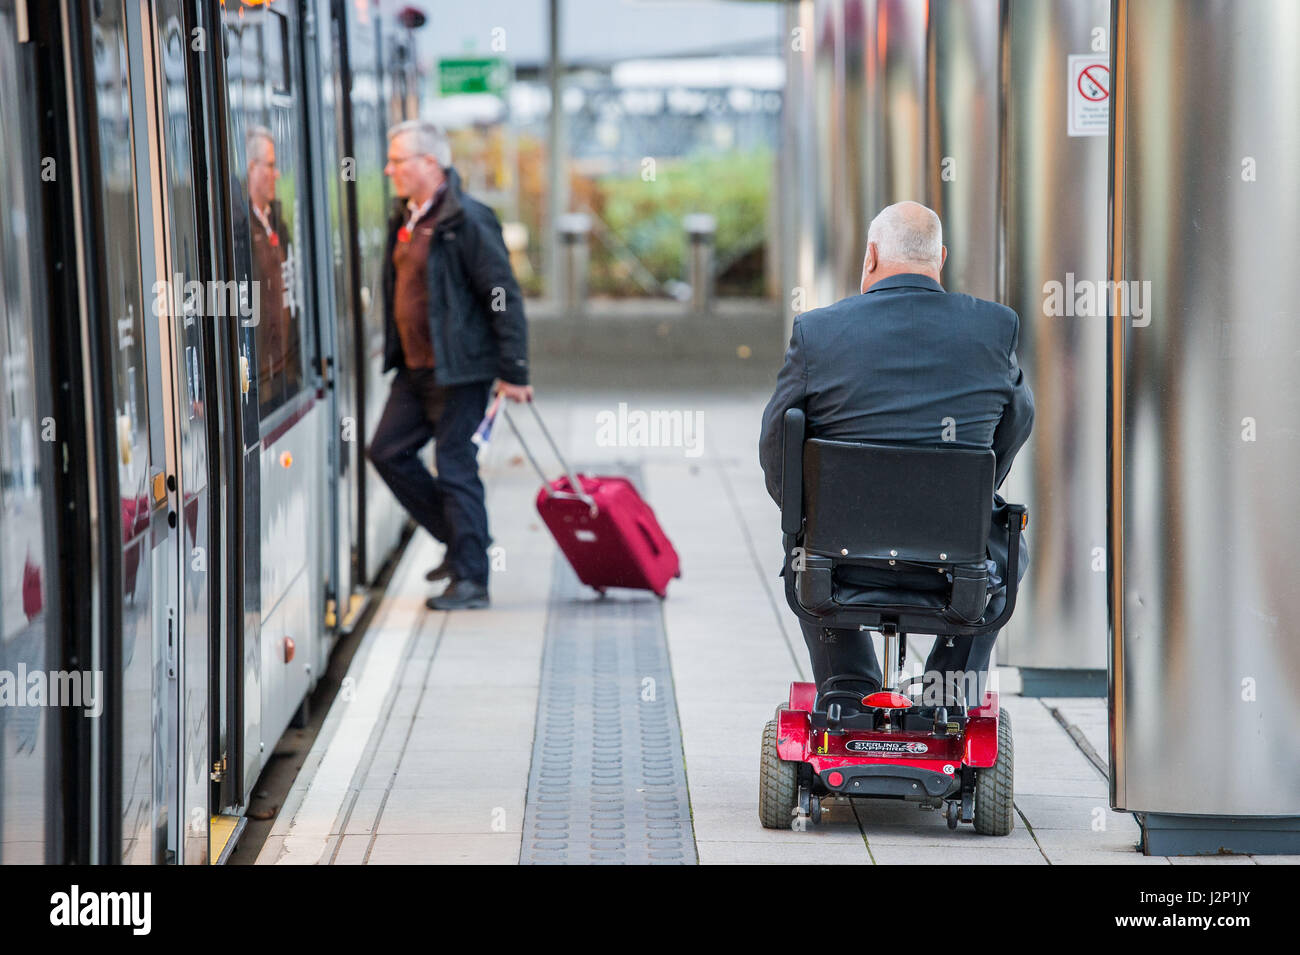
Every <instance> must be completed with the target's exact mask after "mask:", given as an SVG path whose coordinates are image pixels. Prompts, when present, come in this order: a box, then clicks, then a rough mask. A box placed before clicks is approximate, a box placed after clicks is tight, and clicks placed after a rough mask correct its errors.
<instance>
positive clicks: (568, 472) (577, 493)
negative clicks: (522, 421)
mask: <svg viewBox="0 0 1300 955" xmlns="http://www.w3.org/2000/svg"><path fill="white" fill-rule="evenodd" d="M524 404H526V405H528V407H529V408H530V409H532V412H533V417H534V418H536V419H537V424H538V427H540V428H541V429H542V434H544V435H545V436H546V441H547V443H548V444H550V446H551V450H552V451H554V452H555V457H556V460H558V461H559V462H560V467H562V468H564V473H565V476H566V477H568V479H569V487H570V489H571V490H572V491H573V493H572V494H565V493H564V492H562V491H556V490H554V489H553V488H552V487H551V482H550V479H549V478H547V476H546V472H545V471H543V470H542V466H541V465H540V464H538V463H537V458H535V457H534V456H533V451H532V448H530V447H528V442H527V441H525V440H524V436H523V435H522V434H521V433H520V432H519V428H518V427H517V426H516V425H515V421H514V419H513V418H512V417H510V409H509V408H508V407H507V406H506V405H504V404H503V405H502V406H501V413H502V414H504V415H505V417H506V424H508V425H510V430H511V431H513V432H514V433H515V437H516V438H518V439H519V446H520V447H521V448H523V449H524V454H525V455H526V456H527V458H528V460H529V461H530V462H531V463H532V465H533V470H534V471H536V472H537V475H538V476H539V477H540V478H541V479H542V487H544V488H545V489H546V496H547V497H562V498H572V499H574V500H578V501H583V502H585V503H586V505H587V507H588V508H590V509H591V516H592V517H595V516H596V514H597V513H599V510H600V509H599V508H597V507H596V502H595V500H593V499H592V497H591V495H590V494H588V493H586V492H585V491H584V490H583V489H582V483H581V482H580V481H579V480H578V476H577V475H576V474H574V473H573V469H572V468H570V467H569V462H568V461H566V460H564V455H563V454H561V453H560V446H559V445H558V444H556V443H555V439H554V438H553V437H551V432H550V431H549V430H548V429H547V427H546V422H545V421H543V420H542V415H541V412H539V411H538V410H537V405H536V403H534V402H532V401H526V402H524Z"/></svg>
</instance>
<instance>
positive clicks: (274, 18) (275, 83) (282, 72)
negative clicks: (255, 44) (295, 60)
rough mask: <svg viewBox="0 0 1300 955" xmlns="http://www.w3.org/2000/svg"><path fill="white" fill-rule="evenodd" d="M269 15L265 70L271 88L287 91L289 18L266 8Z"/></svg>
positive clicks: (281, 91)
mask: <svg viewBox="0 0 1300 955" xmlns="http://www.w3.org/2000/svg"><path fill="white" fill-rule="evenodd" d="M266 12H267V14H268V15H269V16H270V20H269V22H268V27H269V29H268V30H267V37H268V42H267V48H266V72H267V76H268V78H269V79H270V80H271V88H272V89H273V90H275V92H277V93H288V92H289V20H288V18H286V17H285V15H284V14H283V13H280V12H279V11H278V10H267V11H266Z"/></svg>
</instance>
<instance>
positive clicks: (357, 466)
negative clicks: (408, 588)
mask: <svg viewBox="0 0 1300 955" xmlns="http://www.w3.org/2000/svg"><path fill="white" fill-rule="evenodd" d="M330 7H331V3H330V0H313V3H312V4H311V6H310V11H311V22H312V23H313V25H314V30H315V34H316V36H315V37H314V39H315V43H309V45H308V47H307V56H308V59H307V64H306V65H307V71H308V75H315V76H319V77H320V79H321V82H320V84H319V85H318V86H312V85H309V86H308V87H307V89H306V93H307V95H308V97H309V100H310V105H311V107H312V112H313V115H315V116H316V117H318V118H319V122H317V123H316V124H315V125H314V127H313V136H314V139H313V142H312V149H311V151H312V153H313V155H315V157H316V160H317V166H318V173H319V181H320V182H321V184H322V187H323V188H322V190H321V195H319V196H318V197H317V209H316V214H317V217H318V219H319V221H321V222H323V223H325V228H324V229H322V230H321V235H320V238H319V242H320V244H321V245H320V247H319V249H318V255H317V259H318V261H320V262H321V263H323V264H324V265H325V266H326V267H325V268H322V269H321V270H319V272H318V274H317V276H316V279H317V290H318V296H319V301H320V302H321V303H322V306H323V307H322V309H321V314H322V315H332V316H333V318H334V320H333V321H332V322H328V323H324V322H323V323H322V327H321V334H322V337H327V338H328V347H327V349H326V352H327V354H328V355H329V356H330V357H329V359H328V360H327V366H328V372H329V373H328V375H327V380H328V389H329V392H328V398H329V400H330V401H331V402H332V403H333V412H332V414H331V418H332V421H333V424H334V428H333V440H332V443H331V447H330V496H331V498H332V501H333V514H332V518H333V526H332V527H331V548H330V550H331V553H332V555H333V556H332V559H331V562H330V568H329V602H328V604H327V610H326V625H327V626H328V627H330V628H333V629H335V630H338V631H346V630H350V629H351V627H352V624H353V623H354V622H355V619H356V617H357V616H358V615H359V613H360V611H361V609H362V602H363V598H362V595H361V594H360V593H359V592H358V587H359V581H358V577H357V572H358V570H359V567H360V541H359V537H358V531H359V529H360V527H361V515H360V503H361V501H360V492H361V475H362V474H363V473H364V472H363V470H362V461H363V458H362V454H361V451H362V447H363V437H362V435H361V434H360V430H361V429H360V427H359V425H358V420H359V419H358V407H357V400H358V393H357V388H356V381H357V373H356V356H357V345H358V342H359V339H358V337H357V326H356V314H355V307H356V286H355V277H354V275H353V272H352V265H353V263H354V258H353V254H352V250H353V239H352V235H353V221H354V220H353V212H352V209H351V208H350V203H351V200H352V196H351V189H352V186H353V184H354V183H355V178H356V160H355V158H353V157H352V153H351V152H350V151H349V149H348V147H347V137H346V135H345V130H344V124H345V123H346V121H347V120H346V111H347V99H346V95H345V90H346V88H345V87H344V85H343V81H342V73H341V70H342V68H343V63H344V58H345V56H346V53H347V50H346V46H345V42H346V41H345V39H344V36H343V33H342V30H343V27H344V24H343V23H341V22H340V20H339V19H338V18H337V17H336V16H335V15H334V14H335V13H336V12H337V11H331V9H330ZM323 662H324V661H322V663H323Z"/></svg>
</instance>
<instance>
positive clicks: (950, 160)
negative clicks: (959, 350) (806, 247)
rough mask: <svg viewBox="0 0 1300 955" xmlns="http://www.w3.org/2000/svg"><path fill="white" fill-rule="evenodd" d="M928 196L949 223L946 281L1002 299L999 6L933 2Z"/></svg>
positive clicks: (977, 0)
mask: <svg viewBox="0 0 1300 955" xmlns="http://www.w3.org/2000/svg"><path fill="white" fill-rule="evenodd" d="M929 21H930V22H929V41H928V42H929V64H930V66H929V75H930V79H929V86H928V89H929V95H928V101H929V103H928V109H927V119H926V129H927V135H926V150H925V177H926V190H925V197H924V199H923V200H922V201H924V202H926V204H927V205H929V206H930V208H932V209H934V211H935V212H937V213H938V214H939V218H940V219H941V220H942V221H943V239H944V244H945V245H946V246H947V247H948V259H947V261H946V262H945V263H944V267H943V286H944V288H946V289H947V290H948V291H950V292H964V293H966V294H967V295H974V296H977V297H979V298H987V299H993V298H996V297H997V277H998V241H997V238H998V217H999V214H1000V208H999V205H998V189H997V185H998V168H999V166H998V164H999V153H998V131H999V126H998V93H999V88H998V66H999V60H998V42H999V35H998V27H999V18H998V4H997V3H994V2H991V0H931V3H930V10H929Z"/></svg>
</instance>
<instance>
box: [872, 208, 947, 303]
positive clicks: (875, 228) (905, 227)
mask: <svg viewBox="0 0 1300 955" xmlns="http://www.w3.org/2000/svg"><path fill="white" fill-rule="evenodd" d="M947 257H948V250H947V249H946V248H944V245H943V225H942V224H941V223H940V222H939V217H938V216H937V215H935V213H934V210H933V209H929V208H927V207H925V206H923V205H921V204H920V203H919V202H911V201H906V202H896V203H894V204H893V205H892V206H886V207H885V208H884V209H881V210H880V214H879V215H877V216H876V217H875V218H874V219H872V220H871V226H870V228H868V229H867V255H866V259H865V261H864V262H863V263H862V291H864V292H865V291H866V290H867V289H868V288H870V287H871V286H872V285H875V284H876V283H877V282H879V281H880V280H881V279H885V278H889V277H890V276H891V275H899V274H902V273H915V274H920V275H927V276H929V277H930V278H932V279H934V280H935V281H936V282H937V281H939V271H940V270H941V269H942V268H943V263H944V260H945V259H946V258H947Z"/></svg>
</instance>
